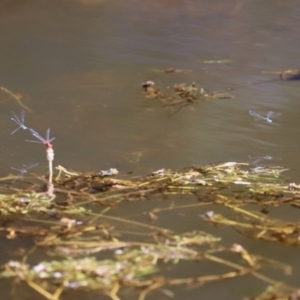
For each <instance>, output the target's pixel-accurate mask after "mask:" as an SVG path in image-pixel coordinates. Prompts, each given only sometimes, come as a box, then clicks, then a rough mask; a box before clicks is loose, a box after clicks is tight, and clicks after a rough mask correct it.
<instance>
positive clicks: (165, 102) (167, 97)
mask: <svg viewBox="0 0 300 300" xmlns="http://www.w3.org/2000/svg"><path fill="white" fill-rule="evenodd" d="M142 87H143V89H144V91H145V94H146V97H147V98H151V99H156V100H159V101H160V102H161V104H162V106H163V107H168V108H170V109H172V110H173V112H174V111H175V112H177V111H178V110H179V109H181V108H183V107H185V106H187V105H190V104H195V103H197V102H199V101H208V100H215V99H232V98H234V97H233V95H231V94H230V93H228V92H215V93H208V92H206V91H205V90H204V88H203V87H201V86H198V85H197V84H196V83H195V82H193V83H191V84H190V85H186V84H175V85H174V86H173V88H172V89H171V93H170V89H169V90H168V92H167V93H164V92H162V91H161V89H160V88H155V87H154V82H153V81H150V80H149V81H146V82H145V83H143V84H142Z"/></svg>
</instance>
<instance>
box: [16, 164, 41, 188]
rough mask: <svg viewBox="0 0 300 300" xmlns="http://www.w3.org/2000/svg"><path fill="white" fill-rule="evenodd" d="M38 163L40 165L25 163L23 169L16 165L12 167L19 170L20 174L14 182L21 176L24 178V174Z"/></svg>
mask: <svg viewBox="0 0 300 300" xmlns="http://www.w3.org/2000/svg"><path fill="white" fill-rule="evenodd" d="M37 165H38V163H35V164H31V165H29V166H26V165H23V167H24V168H23V169H17V168H14V167H10V168H11V169H12V170H15V171H19V174H18V175H17V176H16V178H15V179H14V181H13V182H12V183H14V182H15V181H16V180H17V179H19V178H21V179H22V180H23V177H24V174H26V173H27V171H28V170H29V169H32V168H34V167H36V166H37Z"/></svg>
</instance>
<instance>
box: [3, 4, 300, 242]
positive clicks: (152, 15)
mask: <svg viewBox="0 0 300 300" xmlns="http://www.w3.org/2000/svg"><path fill="white" fill-rule="evenodd" d="M0 24H1V26H0V35H1V39H0V53H1V57H2V58H3V59H2V60H1V61H0V67H1V70H2V72H1V85H2V86H3V87H5V88H7V89H8V90H13V91H17V92H18V93H20V94H22V95H28V96H27V97H24V104H25V105H26V106H28V107H30V109H32V111H33V113H31V114H28V116H27V120H28V124H30V126H32V127H33V128H37V130H38V131H39V132H40V131H41V132H44V131H45V130H46V129H47V128H48V127H51V132H53V134H54V135H55V136H56V141H55V148H56V151H57V152H56V153H57V162H58V163H59V164H62V165H64V166H66V167H71V168H73V169H77V170H93V171H99V170H100V169H109V168H111V167H116V168H118V169H119V171H120V172H128V171H135V172H136V173H138V174H141V173H150V172H151V171H154V170H157V169H160V168H178V167H182V166H186V165H190V164H207V163H212V162H216V161H245V160H246V161H247V160H248V155H250V156H251V157H252V156H253V157H263V156H264V155H265V154H266V153H268V155H270V156H277V157H282V160H281V161H280V163H281V164H282V165H284V166H285V167H290V168H292V167H293V168H294V169H295V170H297V169H299V167H298V164H297V163H296V162H297V161H298V153H299V151H298V148H299V142H298V139H297V138H295V137H297V136H299V132H298V131H299V129H298V128H299V126H297V123H298V111H299V110H298V106H299V104H298V103H299V89H300V87H299V82H297V81H296V82H289V81H286V82H283V81H280V80H278V81H276V80H275V81H271V82H266V83H265V84H260V85H254V86H251V84H252V83H256V82H259V81H264V80H265V81H268V80H270V79H272V78H273V76H274V75H272V74H268V73H267V72H272V71H278V70H281V71H283V70H287V69H295V68H297V67H298V66H297V62H298V60H299V51H298V49H299V43H300V41H299V38H298V37H299V32H300V25H299V24H300V5H299V3H297V1H273V2H267V1H261V2H253V1H247V0H243V1H242V0H241V1H226V2H224V1H214V2H213V3H212V2H211V1H196V0H189V1H182V2H180V3H175V2H173V1H171V2H170V1H158V0H156V1H150V2H149V1H148V2H145V3H140V2H137V1H135V0H129V1H123V2H120V1H104V0H103V1H100V0H98V1H88V0H80V1H71V0H69V1H58V0H57V1H27V2H26V3H25V2H24V1H10V2H7V3H6V4H2V6H1V19H0ZM208 61H209V62H210V63H207V62H208ZM213 62H215V63H213ZM171 69H172V70H178V71H174V72H161V71H160V70H171ZM180 70H181V71H180ZM147 80H151V81H154V82H155V83H156V85H157V86H160V87H163V88H165V89H170V87H173V86H174V85H175V84H177V85H178V84H181V83H185V84H191V83H192V82H196V83H197V84H200V85H201V86H203V87H204V89H205V90H207V91H208V92H209V93H216V92H226V91H227V90H228V89H230V88H234V87H237V86H249V87H248V88H247V87H246V88H241V89H236V90H232V93H233V95H234V97H235V98H234V99H222V100H221V99H216V100H214V101H206V102H199V103H197V104H196V105H193V109H192V110H191V109H190V107H191V106H186V107H184V108H183V109H181V110H180V112H179V113H177V114H175V115H172V116H170V115H169V114H168V111H167V110H166V109H165V108H163V107H162V106H161V105H160V104H159V103H158V101H156V100H155V99H146V98H145V95H144V93H143V90H142V89H141V83H143V82H145V81H147ZM22 101H23V99H22ZM0 105H1V111H0V116H1V118H0V120H1V128H2V135H1V137H2V148H1V149H2V151H1V169H0V171H1V174H2V175H7V174H8V173H9V172H10V171H9V170H10V166H11V165H22V164H23V163H24V162H25V161H28V160H30V159H31V158H35V159H34V160H37V161H39V163H40V166H41V165H42V162H43V159H44V157H43V153H40V149H36V148H34V147H32V145H31V144H29V143H27V144H26V143H25V142H24V140H25V139H26V138H25V137H24V138H23V137H20V134H19V135H18V136H17V135H14V136H13V137H10V132H11V131H12V130H13V129H12V126H11V124H10V122H9V118H10V115H11V111H15V112H16V113H17V114H18V113H19V112H20V111H21V110H22V107H20V106H19V105H18V103H17V102H16V101H11V99H9V96H8V95H3V94H1V98H0ZM249 110H253V111H255V112H256V111H259V112H267V111H269V110H272V111H279V112H281V113H282V117H281V118H280V119H278V120H276V122H274V124H273V123H272V124H262V122H261V123H255V122H253V120H252V119H251V118H249V115H248V111H249ZM41 171H43V170H42V169H41ZM296 175H299V172H298V171H294V174H293V176H296ZM250 245H253V244H251V243H250Z"/></svg>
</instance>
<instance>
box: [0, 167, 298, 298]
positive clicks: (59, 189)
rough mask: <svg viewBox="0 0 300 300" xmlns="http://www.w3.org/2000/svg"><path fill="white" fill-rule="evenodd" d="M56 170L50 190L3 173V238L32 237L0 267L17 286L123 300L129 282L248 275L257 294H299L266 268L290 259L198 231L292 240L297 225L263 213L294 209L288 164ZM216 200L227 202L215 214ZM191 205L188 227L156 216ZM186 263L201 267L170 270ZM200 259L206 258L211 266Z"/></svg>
mask: <svg viewBox="0 0 300 300" xmlns="http://www.w3.org/2000/svg"><path fill="white" fill-rule="evenodd" d="M57 170H58V172H57V174H56V178H55V180H54V196H52V197H49V195H47V194H45V193H44V191H43V189H44V187H43V186H42V185H40V184H38V180H40V179H42V178H38V177H37V176H36V180H34V183H32V182H21V183H20V185H19V186H18V185H13V186H9V185H8V183H9V182H11V181H12V180H13V178H11V177H7V178H2V180H1V196H0V212H1V218H2V221H3V222H2V223H1V224H2V225H1V227H0V231H2V232H3V233H5V238H6V239H7V240H8V243H9V240H16V239H19V238H22V237H23V238H24V237H27V238H29V239H30V240H31V241H32V242H33V246H31V247H28V248H22V251H19V252H20V259H19V260H17V259H13V260H9V261H7V262H6V263H4V264H3V266H2V271H1V273H0V276H1V278H2V280H4V279H6V280H10V281H11V282H14V283H15V285H17V286H15V287H14V289H17V288H18V283H19V282H24V283H25V284H27V285H28V286H29V287H31V288H32V289H33V290H35V291H36V292H37V293H39V294H41V295H42V296H43V297H44V298H45V299H61V297H63V295H64V294H67V293H68V292H70V291H72V290H78V291H81V292H83V293H88V292H90V291H93V292H97V293H99V294H103V295H107V296H108V297H110V298H111V299H122V295H126V294H128V293H129V290H130V295H131V296H132V295H133V296H132V297H134V298H136V299H139V300H142V299H145V298H147V297H148V296H149V295H150V294H153V293H155V291H156V290H163V292H164V293H165V294H167V295H168V296H169V297H171V298H172V297H175V298H176V294H175V295H174V294H173V292H172V287H173V286H189V287H194V288H198V289H201V286H202V285H203V284H204V283H207V282H214V283H213V284H215V285H216V286H217V285H218V282H219V281H223V280H229V279H230V280H235V278H237V277H245V280H247V278H250V277H252V278H256V279H257V280H259V281H261V282H262V283H264V285H265V291H264V292H263V293H262V294H260V295H257V297H256V298H255V299H288V297H290V298H292V297H294V298H293V299H298V298H297V297H298V289H297V287H293V286H290V285H288V284H285V283H284V280H281V281H280V282H278V281H277V280H276V279H273V278H272V277H270V276H267V275H265V274H264V270H265V269H270V268H274V269H277V270H278V269H280V270H281V271H282V276H283V277H282V278H284V276H286V275H289V274H291V272H292V267H291V266H289V265H286V264H285V263H284V262H283V261H281V262H279V261H275V260H272V259H270V258H267V257H263V256H259V255H255V254H254V253H251V252H249V251H248V250H247V249H246V248H245V247H244V246H243V245H241V244H238V243H232V244H231V245H230V246H228V243H227V242H226V240H223V239H222V238H221V233H220V236H219V235H218V234H217V233H218V230H215V231H214V232H215V233H216V234H214V235H212V234H211V233H208V232H205V231H202V230H200V228H201V227H202V226H201V224H206V225H208V224H211V225H212V226H214V227H216V228H217V229H218V228H225V227H227V228H232V230H233V231H235V232H237V233H238V234H240V235H242V236H245V237H248V238H251V239H256V240H264V241H267V242H273V243H282V244H285V245H296V246H297V245H298V244H299V243H300V241H299V234H298V233H299V228H300V223H299V222H297V221H296V222H292V221H285V220H280V219H278V218H272V215H271V214H268V211H269V210H270V209H271V208H272V209H276V210H280V209H281V208H282V207H284V206H285V207H286V206H288V207H290V208H292V209H298V208H299V205H300V202H299V199H300V198H299V190H298V189H299V186H298V185H297V184H294V183H290V184H289V183H286V182H285V181H284V180H283V179H282V175H281V173H282V172H284V171H286V170H285V169H284V168H282V167H279V166H275V167H255V168H250V167H249V165H248V164H247V163H235V162H228V163H223V164H218V165H209V166H204V167H201V166H193V167H189V168H185V169H182V170H167V169H161V170H157V171H156V172H153V173H152V174H150V175H148V176H144V177H135V176H132V175H122V174H117V171H116V170H114V169H111V170H109V171H102V172H100V174H93V173H79V172H70V171H68V170H66V169H64V168H63V167H61V166H60V167H58V168H57ZM113 174H116V175H115V176H106V175H113ZM140 203H142V204H143V209H142V211H140V212H139V213H136V211H135V213H134V214H131V215H129V214H128V211H127V210H126V207H128V206H130V205H135V206H137V205H140ZM220 207H223V208H226V210H223V213H220V212H219V209H218V208H220ZM187 209H192V210H193V213H194V214H196V216H197V218H198V223H197V226H196V227H195V228H191V230H189V231H187V232H182V231H180V232H179V231H178V229H176V228H178V226H177V225H178V224H176V223H177V222H178V221H177V220H175V223H174V224H172V223H170V224H169V225H168V226H166V225H164V226H163V225H162V224H165V223H164V222H160V221H161V220H163V219H164V216H165V214H167V213H168V212H172V211H180V212H181V213H184V211H185V210H187ZM123 210H124V211H126V213H125V214H124V213H122V211H123ZM200 211H201V212H203V211H204V213H199V212H200ZM224 211H225V213H224ZM225 245H226V246H225ZM16 250H20V249H16ZM40 252H42V253H43V260H42V261H37V260H35V259H34V258H35V253H40ZM189 262H193V263H194V264H193V265H195V264H197V270H198V271H197V272H198V274H196V275H195V274H193V275H191V276H188V275H187V276H183V275H182V276H180V277H178V278H177V277H174V276H169V275H168V274H169V272H170V270H171V271H174V270H176V269H177V268H178V269H180V268H181V266H182V265H183V264H184V263H186V264H188V263H189ZM203 265H205V266H211V267H209V270H210V272H209V273H207V271H205V270H207V268H204V270H202V269H201V268H202V266H203ZM166 270H168V272H166ZM127 296H128V295H127ZM245 296H247V295H245ZM290 298H289V299H290ZM252 299H254V298H252Z"/></svg>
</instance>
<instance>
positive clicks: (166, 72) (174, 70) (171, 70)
mask: <svg viewBox="0 0 300 300" xmlns="http://www.w3.org/2000/svg"><path fill="white" fill-rule="evenodd" d="M151 71H153V72H156V73H165V74H174V73H191V72H192V70H187V69H175V68H168V69H151Z"/></svg>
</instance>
